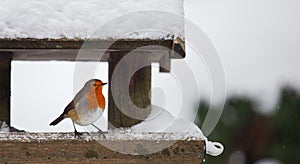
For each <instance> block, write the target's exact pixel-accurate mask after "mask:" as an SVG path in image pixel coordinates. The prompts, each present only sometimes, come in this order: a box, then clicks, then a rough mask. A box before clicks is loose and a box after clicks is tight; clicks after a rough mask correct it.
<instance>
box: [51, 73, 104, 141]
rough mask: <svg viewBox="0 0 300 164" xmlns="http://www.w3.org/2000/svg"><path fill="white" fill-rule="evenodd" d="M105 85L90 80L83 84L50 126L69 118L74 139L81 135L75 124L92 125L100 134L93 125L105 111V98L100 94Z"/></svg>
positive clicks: (99, 81)
mask: <svg viewBox="0 0 300 164" xmlns="http://www.w3.org/2000/svg"><path fill="white" fill-rule="evenodd" d="M106 84H107V83H103V82H102V81H101V80H98V79H92V80H89V81H88V82H86V83H85V85H84V87H83V88H82V89H81V90H80V91H79V92H78V93H77V95H76V96H75V97H74V99H73V100H72V101H71V102H70V103H69V104H68V105H67V107H66V108H65V110H64V112H63V113H62V114H61V115H60V116H59V117H58V118H57V119H55V120H54V121H53V122H51V123H50V125H52V126H54V125H56V124H58V123H59V122H60V121H62V120H63V119H65V118H70V119H71V120H72V122H73V127H74V130H75V137H76V136H79V137H80V135H82V133H79V132H78V131H77V130H76V128H75V124H74V123H76V124H77V125H81V126H87V125H92V126H94V127H95V128H97V129H98V130H99V131H100V132H102V131H101V130H100V129H99V128H98V127H97V126H95V125H94V124H93V123H94V122H96V121H97V120H98V119H99V118H100V117H101V115H102V113H103V111H104V109H105V97H104V96H103V94H102V88H103V86H104V85H106Z"/></svg>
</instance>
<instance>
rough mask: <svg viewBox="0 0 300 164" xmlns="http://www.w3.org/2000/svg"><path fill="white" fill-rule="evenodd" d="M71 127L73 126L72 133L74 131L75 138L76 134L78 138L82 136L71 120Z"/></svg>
mask: <svg viewBox="0 0 300 164" xmlns="http://www.w3.org/2000/svg"><path fill="white" fill-rule="evenodd" d="M72 122H73V121H72ZM73 127H74V130H75V131H74V133H75V138H76V136H78V137H79V138H81V136H82V133H80V132H78V131H77V130H76V128H75V124H74V122H73Z"/></svg>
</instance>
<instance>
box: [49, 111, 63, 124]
mask: <svg viewBox="0 0 300 164" xmlns="http://www.w3.org/2000/svg"><path fill="white" fill-rule="evenodd" d="M64 118H65V117H64V115H63V114H62V115H60V116H59V117H58V118H57V119H55V120H54V121H52V122H51V123H50V125H52V126H54V125H56V124H58V123H59V122H60V121H62V120H63V119H64Z"/></svg>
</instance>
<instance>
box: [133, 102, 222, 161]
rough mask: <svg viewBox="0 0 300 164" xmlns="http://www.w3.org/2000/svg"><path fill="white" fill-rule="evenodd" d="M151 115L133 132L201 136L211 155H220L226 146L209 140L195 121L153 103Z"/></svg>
mask: <svg viewBox="0 0 300 164" xmlns="http://www.w3.org/2000/svg"><path fill="white" fill-rule="evenodd" d="M151 109H152V111H151V113H150V115H149V116H148V117H147V118H146V119H145V120H144V121H143V122H141V123H139V124H137V125H134V126H133V127H131V131H132V132H156V133H157V132H159V133H162V132H165V133H174V134H177V135H178V136H177V138H175V139H177V140H178V139H180V138H181V137H183V138H185V139H187V138H193V137H195V138H200V139H202V140H205V142H206V153H207V154H209V155H211V156H218V155H220V154H221V153H222V152H223V150H224V146H223V145H222V144H221V143H219V142H212V141H209V140H208V139H207V138H206V137H205V136H204V134H203V133H202V131H201V129H200V128H199V127H198V126H196V125H195V124H194V123H193V122H191V121H189V120H184V119H176V118H175V117H174V116H172V115H171V114H170V113H169V112H168V111H166V110H164V109H162V108H160V107H158V106H155V105H152V107H151Z"/></svg>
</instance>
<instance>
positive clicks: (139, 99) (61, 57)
mask: <svg viewBox="0 0 300 164" xmlns="http://www.w3.org/2000/svg"><path fill="white" fill-rule="evenodd" d="M82 45H84V48H85V49H87V50H88V52H87V53H86V55H84V56H80V57H79V58H78V57H77V55H78V52H79V51H80V48H81V47H82ZM148 46H149V47H148ZM151 46H155V49H154V48H151ZM158 46H159V47H160V48H159V47H158ZM141 47H145V48H143V52H139V53H142V54H143V55H141V57H137V58H136V59H134V60H132V61H129V63H127V64H128V68H130V67H133V66H134V65H136V63H139V62H148V63H149V64H151V62H159V63H160V64H161V69H160V70H161V71H162V72H167V71H168V70H169V69H170V59H171V58H183V57H185V52H184V42H183V41H182V40H180V39H174V40H117V41H107V40H88V41H85V40H78V39H76V40H68V39H58V40H55V39H0V59H1V60H0V72H1V78H0V87H1V88H3V90H2V92H3V93H1V96H2V98H1V100H0V114H1V117H0V120H3V121H6V122H7V123H8V124H9V123H10V120H9V119H10V116H9V113H10V112H9V110H10V108H9V104H10V62H11V60H22V61H49V60H56V61H99V60H100V58H99V52H101V51H103V54H104V55H103V56H102V58H101V61H105V62H109V80H110V81H111V76H112V73H113V71H114V69H115V66H116V65H117V64H118V62H119V61H120V60H121V59H122V57H124V56H125V55H126V54H127V53H129V52H130V51H132V50H135V49H138V48H141ZM175 51H176V53H174V52H175ZM175 54H179V55H175ZM126 71H127V70H121V72H115V73H116V74H117V75H118V77H119V79H118V81H116V83H118V82H119V83H120V82H122V81H124V80H125V79H127V78H130V77H127V74H128V73H127V72H126ZM115 86H116V87H120V88H121V87H124V86H122V85H121V84H120V85H115ZM150 89H151V68H150V66H148V67H144V68H143V69H141V70H139V71H137V72H136V73H135V74H134V76H133V77H132V78H131V81H130V85H129V93H130V97H131V99H132V101H133V103H135V105H136V106H138V107H140V108H145V107H147V106H149V105H150V104H151V103H150V100H149V96H148V93H149V91H150ZM118 95H119V96H118V97H114V98H113V97H112V94H111V85H109V98H108V100H109V102H108V104H109V110H108V112H109V114H108V116H109V117H108V121H109V122H110V124H111V125H112V126H110V127H111V128H112V127H129V126H132V125H134V124H136V123H138V122H140V121H141V120H138V119H134V118H135V117H134V115H139V118H142V119H143V118H145V117H147V115H148V114H149V112H150V110H149V109H148V110H146V111H128V113H131V114H132V116H133V118H130V117H128V116H127V115H125V114H123V113H122V112H120V110H119V108H118V107H116V104H115V102H114V101H112V100H115V101H119V100H120V99H123V97H122V96H123V93H121V90H120V93H119V94H118ZM121 106H122V108H123V109H127V108H126V107H127V106H128V104H126V102H122V104H121ZM128 110H130V109H129V108H128Z"/></svg>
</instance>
